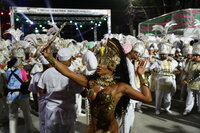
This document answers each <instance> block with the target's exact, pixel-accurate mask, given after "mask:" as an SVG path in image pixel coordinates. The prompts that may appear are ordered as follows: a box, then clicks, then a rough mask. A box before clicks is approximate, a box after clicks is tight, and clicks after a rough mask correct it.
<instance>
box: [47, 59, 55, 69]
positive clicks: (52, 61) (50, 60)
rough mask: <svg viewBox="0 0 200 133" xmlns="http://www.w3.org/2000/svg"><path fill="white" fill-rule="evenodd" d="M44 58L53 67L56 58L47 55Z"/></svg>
mask: <svg viewBox="0 0 200 133" xmlns="http://www.w3.org/2000/svg"><path fill="white" fill-rule="evenodd" d="M46 59H47V60H48V61H49V63H50V64H51V65H52V66H53V67H55V65H56V59H55V58H53V57H52V56H48V57H46Z"/></svg>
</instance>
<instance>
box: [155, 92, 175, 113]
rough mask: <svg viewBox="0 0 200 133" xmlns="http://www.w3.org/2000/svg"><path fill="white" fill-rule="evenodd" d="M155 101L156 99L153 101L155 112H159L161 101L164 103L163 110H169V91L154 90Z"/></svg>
mask: <svg viewBox="0 0 200 133" xmlns="http://www.w3.org/2000/svg"><path fill="white" fill-rule="evenodd" d="M155 99H156V100H155V102H156V103H155V106H156V110H161V104H162V100H163V101H164V109H166V110H169V109H170V108H171V99H172V94H171V90H170V89H168V90H160V89H156V90H155Z"/></svg>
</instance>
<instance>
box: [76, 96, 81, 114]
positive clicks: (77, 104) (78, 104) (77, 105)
mask: <svg viewBox="0 0 200 133" xmlns="http://www.w3.org/2000/svg"><path fill="white" fill-rule="evenodd" d="M75 106H76V114H77V115H79V114H81V111H82V108H81V106H82V96H81V95H80V94H76V105H75Z"/></svg>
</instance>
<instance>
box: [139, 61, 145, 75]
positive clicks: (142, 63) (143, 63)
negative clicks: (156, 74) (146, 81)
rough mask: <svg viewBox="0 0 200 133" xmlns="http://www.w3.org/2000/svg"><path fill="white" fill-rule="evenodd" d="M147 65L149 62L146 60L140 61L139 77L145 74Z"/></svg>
mask: <svg viewBox="0 0 200 133" xmlns="http://www.w3.org/2000/svg"><path fill="white" fill-rule="evenodd" d="M146 64H147V62H146V61H145V60H140V62H139V64H138V67H137V74H138V75H142V74H144V73H145V68H146Z"/></svg>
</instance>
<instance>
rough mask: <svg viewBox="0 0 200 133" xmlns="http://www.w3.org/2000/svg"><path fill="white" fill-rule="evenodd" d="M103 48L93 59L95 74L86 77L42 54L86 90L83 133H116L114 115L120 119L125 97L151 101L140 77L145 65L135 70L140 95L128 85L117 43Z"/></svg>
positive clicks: (45, 52)
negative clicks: (87, 104) (86, 122)
mask: <svg viewBox="0 0 200 133" xmlns="http://www.w3.org/2000/svg"><path fill="white" fill-rule="evenodd" d="M105 49H106V51H104V52H102V54H101V55H99V57H97V60H98V63H99V65H98V67H97V72H96V73H95V75H92V76H90V77H86V76H83V75H80V74H76V73H74V72H72V71H70V70H69V69H68V68H67V67H65V65H63V64H62V63H60V62H59V61H57V60H56V59H55V58H53V57H52V56H51V55H50V48H48V49H45V50H44V51H43V55H44V56H45V57H46V58H47V60H48V61H49V62H50V63H51V64H52V65H53V66H54V67H55V68H56V69H57V70H59V71H60V72H61V73H62V74H63V75H65V76H67V77H69V78H70V79H72V80H74V81H75V82H77V83H78V84H80V85H81V86H84V87H87V88H88V96H87V97H88V99H89V102H90V111H91V119H90V124H89V126H88V127H87V128H86V131H85V132H86V133H95V132H98V131H102V132H112V133H118V123H117V121H116V119H115V116H116V117H117V116H118V117H121V116H124V113H125V111H126V107H127V104H128V103H129V97H130V98H131V99H136V100H141V101H144V102H150V101H151V100H152V98H151V93H150V91H149V88H148V87H147V85H146V83H145V80H144V79H143V77H142V76H141V75H142V74H143V73H144V68H145V62H140V63H139V65H138V69H137V73H138V75H139V79H140V83H141V90H142V91H141V93H140V92H138V91H137V90H135V89H133V88H131V87H130V86H129V85H128V84H129V82H130V81H129V76H128V70H127V65H126V57H125V55H124V53H123V51H122V47H121V45H120V43H119V41H118V40H117V39H115V38H112V39H108V42H107V46H106V48H105Z"/></svg>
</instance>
